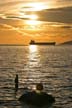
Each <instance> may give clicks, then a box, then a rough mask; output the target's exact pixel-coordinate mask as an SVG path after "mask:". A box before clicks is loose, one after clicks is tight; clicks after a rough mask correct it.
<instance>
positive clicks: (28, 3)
mask: <svg viewBox="0 0 72 108" xmlns="http://www.w3.org/2000/svg"><path fill="white" fill-rule="evenodd" d="M31 39H34V40H36V41H56V42H58V43H59V42H63V41H67V40H72V0H0V44H26V43H28V42H29V41H30V40H31Z"/></svg>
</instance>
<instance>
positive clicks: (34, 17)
mask: <svg viewBox="0 0 72 108" xmlns="http://www.w3.org/2000/svg"><path fill="white" fill-rule="evenodd" d="M37 18H38V16H37V15H29V19H31V20H36V19H37Z"/></svg>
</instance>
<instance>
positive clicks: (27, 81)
mask: <svg viewBox="0 0 72 108" xmlns="http://www.w3.org/2000/svg"><path fill="white" fill-rule="evenodd" d="M16 74H18V75H19V90H18V93H17V94H15V91H14V79H15V75H16ZM38 82H42V83H43V84H44V90H45V91H46V92H47V93H50V94H52V95H53V96H54V97H55V99H56V102H55V104H54V105H53V108H72V46H0V102H2V103H1V104H0V108H37V107H33V106H28V105H22V104H21V103H20V102H18V98H19V96H20V95H21V94H22V93H23V91H24V88H25V87H29V88H34V87H35V85H36V83H38ZM44 108H45V107H44Z"/></svg>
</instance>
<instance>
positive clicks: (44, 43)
mask: <svg viewBox="0 0 72 108" xmlns="http://www.w3.org/2000/svg"><path fill="white" fill-rule="evenodd" d="M55 44H56V42H35V41H34V40H31V41H30V45H55Z"/></svg>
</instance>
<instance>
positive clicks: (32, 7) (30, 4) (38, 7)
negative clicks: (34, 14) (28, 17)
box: [28, 2, 46, 11]
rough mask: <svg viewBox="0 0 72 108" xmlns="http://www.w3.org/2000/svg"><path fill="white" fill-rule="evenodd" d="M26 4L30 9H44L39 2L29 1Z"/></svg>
mask: <svg viewBox="0 0 72 108" xmlns="http://www.w3.org/2000/svg"><path fill="white" fill-rule="evenodd" d="M28 6H29V7H31V10H30V11H40V10H43V9H46V6H45V5H44V4H43V3H41V2H40V3H39V2H34V3H29V4H28Z"/></svg>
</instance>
